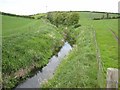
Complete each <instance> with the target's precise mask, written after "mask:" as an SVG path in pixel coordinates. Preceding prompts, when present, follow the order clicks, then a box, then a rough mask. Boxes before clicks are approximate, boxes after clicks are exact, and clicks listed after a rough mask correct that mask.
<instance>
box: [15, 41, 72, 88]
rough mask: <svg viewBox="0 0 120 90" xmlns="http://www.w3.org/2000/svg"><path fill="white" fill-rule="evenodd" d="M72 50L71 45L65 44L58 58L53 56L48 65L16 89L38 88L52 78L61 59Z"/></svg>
mask: <svg viewBox="0 0 120 90" xmlns="http://www.w3.org/2000/svg"><path fill="white" fill-rule="evenodd" d="M71 50H72V47H71V45H70V44H69V43H68V42H65V44H64V46H63V47H62V48H61V50H60V51H59V53H58V56H53V57H52V58H51V59H50V60H49V63H48V64H47V65H46V66H45V67H44V68H42V71H41V72H40V71H38V73H37V74H36V75H34V76H33V77H31V78H28V79H27V80H26V81H25V82H24V83H22V84H20V85H18V86H17V87H16V89H17V88H40V87H41V84H42V83H43V82H44V81H46V80H48V79H50V78H52V77H53V75H54V72H55V70H56V68H57V66H58V65H59V64H60V62H61V61H62V60H63V58H64V57H65V56H66V55H67V54H68V53H69V52H70V51H71Z"/></svg>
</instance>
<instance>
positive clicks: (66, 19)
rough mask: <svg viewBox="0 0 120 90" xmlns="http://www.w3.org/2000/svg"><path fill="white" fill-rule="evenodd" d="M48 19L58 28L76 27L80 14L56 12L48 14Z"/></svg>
mask: <svg viewBox="0 0 120 90" xmlns="http://www.w3.org/2000/svg"><path fill="white" fill-rule="evenodd" d="M47 19H48V20H49V21H50V22H51V23H52V24H54V25H56V26H57V27H58V26H59V25H67V26H70V25H76V24H78V22H79V13H77V12H72V11H68V12H64V11H54V12H48V13H47Z"/></svg>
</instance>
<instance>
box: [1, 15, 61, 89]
mask: <svg viewBox="0 0 120 90" xmlns="http://www.w3.org/2000/svg"><path fill="white" fill-rule="evenodd" d="M2 25H3V27H2V29H3V31H2V33H3V34H2V35H3V39H2V49H3V50H2V59H3V61H2V73H3V79H4V82H3V84H4V85H5V87H14V85H15V84H16V83H17V82H18V81H17V80H16V77H17V79H18V78H20V77H21V76H20V74H19V73H20V72H19V70H21V69H23V70H25V71H24V72H23V73H22V74H23V75H24V73H28V72H27V71H31V70H29V69H33V68H32V67H34V68H40V67H43V66H44V65H45V64H47V63H48V60H49V58H50V57H51V56H52V55H53V54H54V53H55V52H56V51H57V49H59V47H61V46H62V44H63V42H62V39H63V37H62V35H61V34H60V33H59V32H58V31H57V30H58V29H57V28H56V27H55V26H53V25H51V24H50V23H48V22H47V21H46V20H43V19H40V20H34V19H26V18H19V17H11V16H3V24H2ZM26 69H27V70H26ZM15 73H16V74H15ZM17 73H18V74H17ZM8 76H10V77H8ZM22 77H24V76H22Z"/></svg>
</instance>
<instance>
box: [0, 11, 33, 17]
mask: <svg viewBox="0 0 120 90" xmlns="http://www.w3.org/2000/svg"><path fill="white" fill-rule="evenodd" d="M0 14H2V15H7V16H14V17H22V18H29V19H34V17H31V16H30V15H16V14H11V13H4V12H0Z"/></svg>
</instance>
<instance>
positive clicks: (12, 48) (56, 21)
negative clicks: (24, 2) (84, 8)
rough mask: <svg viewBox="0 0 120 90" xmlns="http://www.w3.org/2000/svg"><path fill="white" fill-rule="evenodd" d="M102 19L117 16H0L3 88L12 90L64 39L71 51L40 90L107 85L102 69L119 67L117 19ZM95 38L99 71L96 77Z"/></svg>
mask: <svg viewBox="0 0 120 90" xmlns="http://www.w3.org/2000/svg"><path fill="white" fill-rule="evenodd" d="M107 16H108V17H117V14H113V13H110V14H106V13H98V12H49V13H47V14H36V15H32V16H30V17H33V18H35V19H28V18H22V17H13V16H8V15H7V16H6V15H2V17H3V22H2V25H3V27H2V29H3V31H2V36H3V39H2V43H3V45H2V59H3V61H2V72H3V86H4V87H5V88H6V87H7V88H12V87H15V85H16V84H17V83H19V82H20V81H21V80H23V79H24V78H26V77H28V76H30V75H31V72H32V71H35V70H37V69H38V68H42V67H44V65H46V64H47V63H48V60H49V58H51V56H52V55H55V54H56V52H58V51H59V49H60V48H61V46H62V45H63V44H64V41H65V40H67V41H68V42H69V43H70V44H71V45H72V46H73V50H72V51H71V52H70V53H69V55H68V56H67V57H66V58H65V59H64V60H63V61H62V62H61V64H60V66H58V68H57V70H56V72H55V75H54V77H53V78H52V79H50V80H48V82H46V83H44V84H43V87H44V88H48V87H52V88H76V87H77V88H78V87H82V88H96V87H97V88H99V87H106V76H105V75H106V70H107V68H109V67H112V68H118V39H117V38H116V37H118V19H105V18H106V17H107ZM103 17H104V18H103ZM94 18H102V19H101V20H93V19H94ZM111 30H112V31H113V32H114V33H113V32H112V31H111ZM94 31H95V32H96V37H95V36H94V34H95V33H94ZM114 34H115V35H114ZM115 36H116V37H115ZM95 39H96V41H97V44H98V48H99V49H100V57H101V58H100V59H101V61H102V68H103V69H104V72H102V71H101V73H100V75H99V68H98V67H99V66H98V63H97V58H96V55H97V52H96V49H97V48H96V43H95ZM99 76H101V81H102V82H101V81H99V80H100V78H99ZM100 83H102V86H101V85H100Z"/></svg>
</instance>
